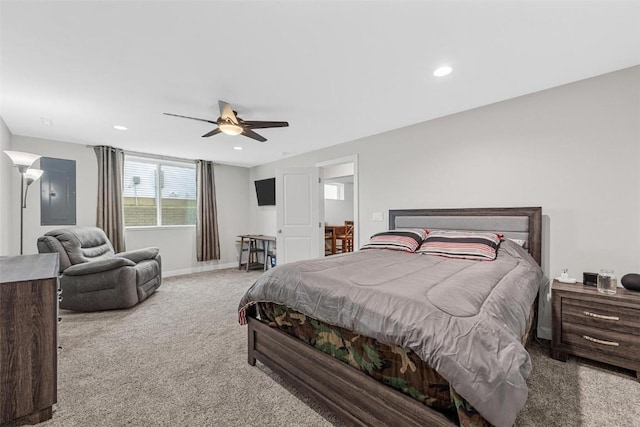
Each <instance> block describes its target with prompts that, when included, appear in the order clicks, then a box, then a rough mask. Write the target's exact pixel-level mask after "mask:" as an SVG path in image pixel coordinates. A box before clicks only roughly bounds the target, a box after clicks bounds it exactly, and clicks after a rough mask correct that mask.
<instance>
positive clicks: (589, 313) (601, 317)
mask: <svg viewBox="0 0 640 427" xmlns="http://www.w3.org/2000/svg"><path fill="white" fill-rule="evenodd" d="M584 314H586V315H587V316H590V317H595V318H596V319H604V320H620V318H619V317H618V316H605V315H604V314H598V313H592V312H590V311H585V312H584Z"/></svg>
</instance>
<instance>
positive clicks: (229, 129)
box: [218, 123, 243, 135]
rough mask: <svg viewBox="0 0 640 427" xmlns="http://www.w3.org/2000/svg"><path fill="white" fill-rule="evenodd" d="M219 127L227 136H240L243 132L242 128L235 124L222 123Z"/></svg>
mask: <svg viewBox="0 0 640 427" xmlns="http://www.w3.org/2000/svg"><path fill="white" fill-rule="evenodd" d="M218 127H219V128H220V130H221V131H222V132H224V133H226V134H227V135H240V134H241V133H242V131H243V129H242V126H239V125H237V124H235V123H220V124H219V125H218Z"/></svg>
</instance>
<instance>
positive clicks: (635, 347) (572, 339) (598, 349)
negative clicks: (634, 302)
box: [561, 322, 640, 362]
mask: <svg viewBox="0 0 640 427" xmlns="http://www.w3.org/2000/svg"><path fill="white" fill-rule="evenodd" d="M561 340H562V341H561V342H562V345H566V346H569V347H579V348H581V349H583V350H585V351H588V352H589V353H592V354H593V356H594V357H593V358H594V359H599V358H598V357H597V355H598V354H602V355H610V356H614V357H620V358H624V359H626V360H630V361H634V362H640V336H638V335H631V334H625V333H620V332H614V331H613V330H612V329H611V328H609V329H599V328H594V327H591V326H586V325H582V324H577V323H571V322H563V323H562V337H561Z"/></svg>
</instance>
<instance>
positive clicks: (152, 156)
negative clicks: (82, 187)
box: [87, 145, 216, 164]
mask: <svg viewBox="0 0 640 427" xmlns="http://www.w3.org/2000/svg"><path fill="white" fill-rule="evenodd" d="M99 146H100V145H87V147H89V148H94V147H99ZM102 147H106V146H104V145H103V146H102ZM112 148H116V147H112ZM122 152H123V153H124V154H126V155H128V156H137V157H147V158H150V159H157V160H169V161H171V160H172V161H175V162H183V163H184V162H186V163H195V162H197V160H194V159H184V158H182V157H172V156H163V155H160V154H151V153H141V152H139V151H129V150H122ZM214 164H216V163H215V162H214Z"/></svg>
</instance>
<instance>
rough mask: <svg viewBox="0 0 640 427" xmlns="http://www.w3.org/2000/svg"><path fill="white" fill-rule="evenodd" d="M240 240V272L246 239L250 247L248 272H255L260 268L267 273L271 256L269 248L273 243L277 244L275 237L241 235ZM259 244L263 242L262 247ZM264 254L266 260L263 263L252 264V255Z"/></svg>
mask: <svg viewBox="0 0 640 427" xmlns="http://www.w3.org/2000/svg"><path fill="white" fill-rule="evenodd" d="M238 237H239V238H240V259H239V260H238V270H241V269H242V253H243V252H244V250H245V249H244V241H245V239H246V240H247V241H248V242H249V247H248V248H247V271H249V270H255V269H258V268H262V269H263V270H264V271H267V268H268V263H267V258H268V256H269V255H270V254H271V251H270V250H269V247H270V246H271V243H272V242H273V243H275V241H276V238H275V237H274V236H264V235H262V234H241V235H239V236H238ZM258 242H261V244H262V247H258ZM258 253H262V254H263V256H264V258H263V262H262V263H260V262H253V263H252V262H251V255H252V254H258Z"/></svg>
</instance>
